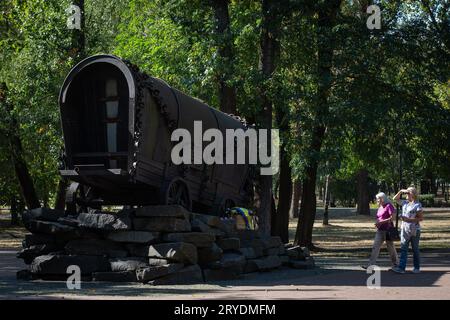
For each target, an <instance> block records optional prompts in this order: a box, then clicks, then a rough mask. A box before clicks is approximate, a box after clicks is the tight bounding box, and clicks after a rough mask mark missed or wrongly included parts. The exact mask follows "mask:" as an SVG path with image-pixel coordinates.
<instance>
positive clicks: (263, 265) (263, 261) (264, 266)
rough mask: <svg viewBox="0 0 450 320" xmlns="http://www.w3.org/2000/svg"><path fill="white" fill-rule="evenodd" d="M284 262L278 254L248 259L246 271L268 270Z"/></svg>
mask: <svg viewBox="0 0 450 320" xmlns="http://www.w3.org/2000/svg"><path fill="white" fill-rule="evenodd" d="M281 265H282V262H281V260H280V258H279V257H278V256H268V257H264V258H260V259H253V260H247V264H246V266H245V272H246V273H249V272H255V271H268V270H271V269H276V268H278V267H281Z"/></svg>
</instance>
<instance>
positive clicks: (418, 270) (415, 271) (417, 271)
mask: <svg viewBox="0 0 450 320" xmlns="http://www.w3.org/2000/svg"><path fill="white" fill-rule="evenodd" d="M412 273H420V269H416V268H414V269H413V271H412Z"/></svg>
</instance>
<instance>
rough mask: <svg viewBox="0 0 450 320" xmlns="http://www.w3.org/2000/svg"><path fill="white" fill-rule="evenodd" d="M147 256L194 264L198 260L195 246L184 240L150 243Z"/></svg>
mask: <svg viewBox="0 0 450 320" xmlns="http://www.w3.org/2000/svg"><path fill="white" fill-rule="evenodd" d="M148 257H150V258H161V259H168V260H172V261H176V262H182V263H187V264H196V263H197V261H198V257H197V248H196V247H195V246H194V245H193V244H190V243H185V242H174V243H160V244H155V245H151V246H149V248H148Z"/></svg>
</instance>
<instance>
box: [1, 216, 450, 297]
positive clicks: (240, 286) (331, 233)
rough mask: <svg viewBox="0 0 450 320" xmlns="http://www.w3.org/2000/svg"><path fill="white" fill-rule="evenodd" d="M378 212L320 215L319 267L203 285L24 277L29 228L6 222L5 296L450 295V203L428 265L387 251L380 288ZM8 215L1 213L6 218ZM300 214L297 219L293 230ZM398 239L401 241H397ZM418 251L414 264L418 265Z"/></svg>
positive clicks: (428, 233)
mask: <svg viewBox="0 0 450 320" xmlns="http://www.w3.org/2000/svg"><path fill="white" fill-rule="evenodd" d="M373 216H374V215H373V214H372V215H371V217H362V216H356V214H355V210H353V209H335V208H333V209H331V211H330V225H329V226H322V223H321V211H320V210H319V212H318V215H317V221H316V224H315V228H314V236H313V240H314V243H315V245H316V246H318V247H319V248H320V249H321V250H320V251H319V252H314V253H313V256H314V257H315V259H316V265H317V267H316V268H315V269H313V270H294V269H289V268H281V269H279V270H276V271H273V272H266V273H258V274H256V273H255V274H248V275H244V276H243V277H242V278H241V279H239V280H234V281H227V282H215V283H210V284H198V285H179V286H157V287H155V286H150V285H142V284H112V283H89V282H85V283H82V287H81V290H69V289H67V287H66V284H65V283H64V282H42V281H33V282H24V281H17V280H16V278H15V273H16V272H17V270H20V269H22V268H23V267H24V265H23V263H22V262H21V260H18V259H16V258H15V253H16V251H17V250H18V248H19V246H20V243H21V238H22V237H23V234H25V231H24V230H22V229H20V228H13V229H11V228H9V227H8V224H7V223H6V222H5V220H4V219H3V222H2V223H1V224H0V299H152V300H153V299H193V300H197V299H383V300H385V299H395V300H396V299H400V300H402V299H450V209H427V210H426V220H425V221H424V222H423V224H422V239H421V244H420V246H421V252H422V273H420V274H412V273H411V272H407V273H406V274H404V275H398V274H394V273H392V272H391V271H388V267H389V262H388V259H387V254H386V252H385V251H382V253H381V255H380V259H379V262H378V265H379V266H380V267H381V268H382V272H381V278H380V280H381V286H380V289H369V288H368V287H367V280H368V277H369V276H370V274H367V273H366V271H364V270H362V269H361V268H360V266H361V265H363V264H364V263H366V262H367V257H368V255H369V252H370V248H371V245H372V239H373V236H374V227H373V219H374V218H373ZM0 221H1V220H0ZM295 227H296V221H291V224H290V231H291V237H292V238H293V236H294V234H295ZM397 247H398V244H397ZM411 268H412V266H411V258H410V259H409V261H408V267H407V270H408V271H409V270H411Z"/></svg>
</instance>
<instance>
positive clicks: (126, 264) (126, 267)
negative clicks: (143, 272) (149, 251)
mask: <svg viewBox="0 0 450 320" xmlns="http://www.w3.org/2000/svg"><path fill="white" fill-rule="evenodd" d="M109 263H110V265H111V271H113V272H121V271H136V269H139V268H145V267H147V262H146V260H145V259H144V258H141V257H127V258H114V259H109Z"/></svg>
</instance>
